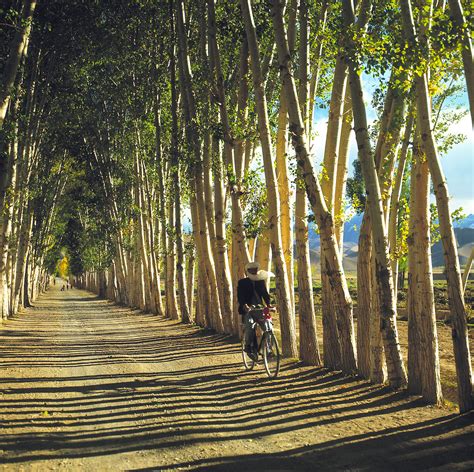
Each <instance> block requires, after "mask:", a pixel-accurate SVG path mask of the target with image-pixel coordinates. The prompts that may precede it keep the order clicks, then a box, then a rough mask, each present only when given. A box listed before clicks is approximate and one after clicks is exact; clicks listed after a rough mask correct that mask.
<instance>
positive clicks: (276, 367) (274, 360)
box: [262, 333, 280, 377]
mask: <svg viewBox="0 0 474 472" xmlns="http://www.w3.org/2000/svg"><path fill="white" fill-rule="evenodd" d="M262 344H263V363H264V365H265V370H266V371H267V375H268V376H269V377H276V376H277V375H278V372H280V348H279V347H278V342H277V340H276V338H275V335H274V334H273V333H265V334H264V335H263V340H262Z"/></svg>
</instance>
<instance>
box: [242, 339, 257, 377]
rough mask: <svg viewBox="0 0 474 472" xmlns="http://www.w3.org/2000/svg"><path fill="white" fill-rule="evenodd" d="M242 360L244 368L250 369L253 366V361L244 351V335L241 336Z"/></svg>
mask: <svg viewBox="0 0 474 472" xmlns="http://www.w3.org/2000/svg"><path fill="white" fill-rule="evenodd" d="M242 360H243V361H244V367H245V370H252V369H253V368H254V367H255V361H254V360H253V359H252V358H250V356H249V355H248V354H247V353H246V352H245V340H244V337H242Z"/></svg>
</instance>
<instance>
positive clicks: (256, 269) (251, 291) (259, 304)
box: [237, 262, 274, 360]
mask: <svg viewBox="0 0 474 472" xmlns="http://www.w3.org/2000/svg"><path fill="white" fill-rule="evenodd" d="M245 272H246V274H247V277H245V278H243V279H240V280H239V282H238V284H237V299H238V302H239V313H240V314H241V315H242V323H243V325H244V329H245V330H244V341H245V352H247V354H248V355H249V357H250V358H251V359H254V360H255V359H256V354H255V353H254V352H253V346H252V341H253V325H254V322H255V321H258V320H257V319H254V318H255V315H256V314H257V313H261V308H263V307H264V306H267V307H269V308H271V305H270V294H269V293H268V290H267V286H266V284H265V281H266V280H267V279H268V278H269V277H272V276H273V275H274V274H273V273H272V272H267V271H266V270H261V269H260V264H259V263H258V262H249V263H248V264H247V265H246V266H245Z"/></svg>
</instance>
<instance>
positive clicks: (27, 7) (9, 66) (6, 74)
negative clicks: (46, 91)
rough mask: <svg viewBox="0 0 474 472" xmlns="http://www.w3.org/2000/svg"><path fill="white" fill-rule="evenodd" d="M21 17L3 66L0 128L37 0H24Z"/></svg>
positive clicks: (0, 84) (26, 42)
mask: <svg viewBox="0 0 474 472" xmlns="http://www.w3.org/2000/svg"><path fill="white" fill-rule="evenodd" d="M22 3H23V8H22V11H21V15H20V19H19V22H18V25H17V27H16V33H15V34H14V36H13V39H12V41H11V43H10V48H9V54H8V59H7V61H6V63H5V66H4V67H3V74H2V78H1V82H0V129H2V127H3V121H4V120H5V116H6V114H7V108H8V104H9V103H10V97H11V92H12V90H11V89H12V87H13V84H14V83H15V79H16V75H17V72H18V68H19V65H20V60H21V58H22V57H23V55H24V54H25V52H26V47H27V44H28V37H29V35H30V30H31V21H32V18H33V13H34V11H35V7H36V1H35V0H24V1H23V2H22Z"/></svg>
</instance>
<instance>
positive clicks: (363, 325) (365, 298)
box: [357, 212, 373, 379]
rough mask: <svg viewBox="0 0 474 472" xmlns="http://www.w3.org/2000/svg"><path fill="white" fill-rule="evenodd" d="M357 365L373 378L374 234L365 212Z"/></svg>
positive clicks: (359, 257) (361, 235)
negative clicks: (371, 323)
mask: <svg viewBox="0 0 474 472" xmlns="http://www.w3.org/2000/svg"><path fill="white" fill-rule="evenodd" d="M357 253H358V255H357V367H358V370H359V374H360V375H361V376H362V377H363V378H365V379H370V378H371V361H370V360H371V354H370V345H371V343H370V317H371V314H372V312H373V309H372V270H371V269H372V264H371V255H372V234H371V228H370V218H369V215H368V213H367V212H364V216H363V218H362V224H361V227H360V233H359V247H358V251H357Z"/></svg>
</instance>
